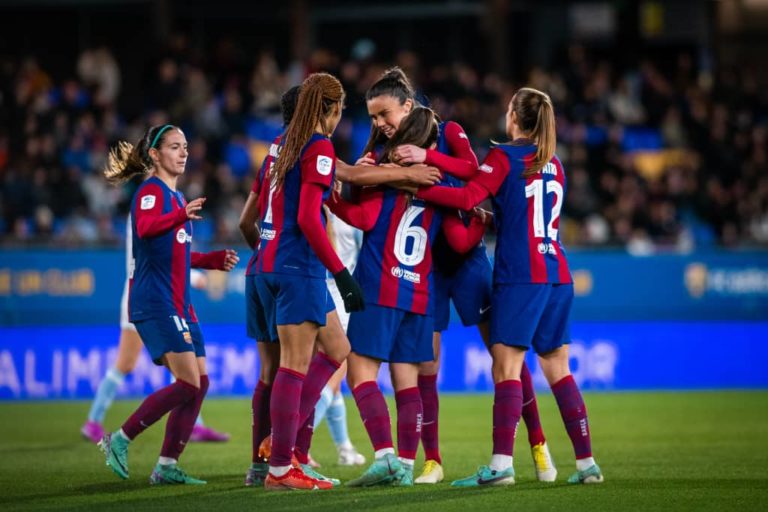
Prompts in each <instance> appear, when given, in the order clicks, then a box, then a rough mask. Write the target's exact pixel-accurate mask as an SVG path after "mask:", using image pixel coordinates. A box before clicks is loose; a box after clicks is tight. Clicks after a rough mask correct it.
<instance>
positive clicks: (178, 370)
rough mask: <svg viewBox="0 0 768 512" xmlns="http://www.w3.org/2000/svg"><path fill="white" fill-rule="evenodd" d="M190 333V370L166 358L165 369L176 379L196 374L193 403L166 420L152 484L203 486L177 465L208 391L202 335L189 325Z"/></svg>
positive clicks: (183, 406) (189, 403) (177, 408)
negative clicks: (191, 354)
mask: <svg viewBox="0 0 768 512" xmlns="http://www.w3.org/2000/svg"><path fill="white" fill-rule="evenodd" d="M189 327H190V332H191V334H192V343H193V344H194V346H195V358H196V360H195V364H194V366H193V367H191V368H190V367H189V366H187V365H188V361H187V360H186V359H185V360H182V361H173V360H172V359H171V358H167V360H168V367H169V369H170V370H171V372H172V373H173V374H174V376H175V377H176V378H177V380H178V379H180V378H184V377H182V375H185V376H186V378H187V379H191V378H194V376H195V375H196V376H197V378H198V380H199V383H200V385H199V389H198V390H197V393H196V394H195V396H194V398H193V399H192V400H189V401H187V402H185V403H183V404H181V405H179V406H178V407H176V408H174V409H173V410H172V411H171V413H170V414H169V415H168V421H167V423H166V425H165V438H164V439H163V446H162V449H161V450H160V458H159V460H158V461H157V465H156V466H155V468H154V470H153V471H152V475H151V476H150V478H149V481H150V483H152V484H172V485H177V484H204V483H205V481H204V480H200V479H197V478H193V477H190V476H189V475H187V474H186V473H185V472H184V471H183V470H182V469H181V468H180V467H179V466H178V461H179V457H180V456H181V454H182V452H183V451H184V448H185V447H186V445H187V443H188V442H189V437H190V435H191V434H192V429H193V427H194V425H195V419H196V418H197V416H198V414H199V413H200V408H201V407H202V405H203V400H204V399H205V394H206V393H207V392H208V384H209V382H208V369H207V367H206V360H205V345H204V343H203V337H202V332H201V331H200V327H199V325H198V324H196V323H195V324H190V326H189Z"/></svg>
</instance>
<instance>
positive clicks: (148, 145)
mask: <svg viewBox="0 0 768 512" xmlns="http://www.w3.org/2000/svg"><path fill="white" fill-rule="evenodd" d="M174 129H175V130H179V131H181V130H180V128H179V127H178V126H173V125H167V124H163V125H157V126H152V127H150V128H149V130H147V132H146V133H145V134H144V137H142V138H141V140H140V141H139V143H138V144H136V145H135V146H134V145H133V144H131V143H130V142H125V141H123V140H121V141H119V142H118V143H117V146H115V147H114V148H112V149H111V150H110V152H109V155H108V156H107V163H106V164H105V165H104V171H103V172H104V176H105V177H106V178H107V181H108V182H109V183H110V184H112V185H121V184H123V183H125V182H126V181H128V180H130V179H131V178H133V177H134V176H136V175H137V174H141V175H147V174H149V172H150V170H151V169H152V166H153V165H154V162H152V158H151V157H150V156H149V150H150V149H152V148H159V147H160V145H161V144H162V143H163V141H164V140H165V136H166V134H167V133H168V132H170V131H172V130H174Z"/></svg>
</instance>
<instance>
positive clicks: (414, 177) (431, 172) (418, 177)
mask: <svg viewBox="0 0 768 512" xmlns="http://www.w3.org/2000/svg"><path fill="white" fill-rule="evenodd" d="M410 170H411V174H410V175H409V176H408V179H409V180H410V181H411V183H413V184H414V185H417V186H422V185H424V186H429V185H434V184H435V183H437V182H438V181H440V179H441V178H442V177H443V175H442V174H441V173H440V169H438V168H437V167H432V166H429V165H412V166H411V167H410Z"/></svg>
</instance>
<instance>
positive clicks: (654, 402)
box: [0, 391, 768, 512]
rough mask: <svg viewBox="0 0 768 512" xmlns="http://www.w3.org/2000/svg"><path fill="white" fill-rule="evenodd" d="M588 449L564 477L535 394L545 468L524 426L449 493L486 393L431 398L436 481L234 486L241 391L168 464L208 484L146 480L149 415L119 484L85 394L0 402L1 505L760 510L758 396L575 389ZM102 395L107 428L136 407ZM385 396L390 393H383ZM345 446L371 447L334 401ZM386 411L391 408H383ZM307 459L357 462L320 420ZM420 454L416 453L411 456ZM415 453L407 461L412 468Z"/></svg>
mask: <svg viewBox="0 0 768 512" xmlns="http://www.w3.org/2000/svg"><path fill="white" fill-rule="evenodd" d="M585 399H586V403H587V407H588V409H589V416H590V424H591V429H592V439H593V450H594V453H595V457H596V458H597V461H598V463H599V464H600V466H601V467H602V469H603V473H604V474H605V479H606V481H605V483H604V484H603V485H595V486H571V485H568V484H567V483H565V479H566V478H567V477H568V475H569V474H570V473H572V472H573V468H574V463H573V452H572V450H571V445H570V442H569V441H568V438H567V436H566V434H565V431H564V428H563V426H562V422H561V420H560V417H559V415H558V413H557V410H556V407H555V404H554V399H553V398H552V396H551V395H550V394H549V393H541V394H540V396H539V408H540V410H541V414H542V423H543V426H544V430H545V433H546V435H547V440H548V443H549V445H550V449H551V451H552V455H553V457H554V459H555V463H556V464H557V467H558V470H559V475H558V480H557V482H556V483H554V484H541V483H538V482H536V481H535V476H534V471H533V463H532V460H531V456H530V451H529V448H528V443H527V438H526V431H525V428H524V427H523V426H522V425H521V426H520V430H519V432H518V440H517V443H516V446H515V469H516V472H517V484H516V485H514V486H510V487H495V488H482V489H469V490H467V489H452V488H451V487H450V486H449V482H450V481H451V480H453V479H456V478H460V477H464V476H467V475H469V474H471V473H473V472H474V471H475V470H476V468H477V466H478V465H481V464H486V463H487V462H488V460H489V456H490V449H491V439H490V434H491V403H492V396H491V395H442V396H441V431H440V435H441V444H442V450H443V463H444V464H443V465H444V468H445V471H446V482H444V483H442V484H438V485H434V486H430V485H427V486H416V487H414V488H390V487H376V488H370V489H350V488H344V487H341V488H340V489H334V490H332V491H324V492H309V493H299V492H293V493H274V492H272V493H269V492H266V491H264V490H263V489H261V488H246V487H244V486H243V477H244V475H245V471H246V469H247V467H248V465H249V463H250V450H251V448H250V442H251V441H250V399H248V398H242V399H211V400H209V401H207V402H206V403H205V404H204V406H203V415H204V418H205V420H206V422H207V423H208V424H210V425H211V426H214V427H216V428H217V429H220V430H224V431H228V432H230V433H231V434H232V440H231V441H230V442H228V443H225V444H191V445H190V446H189V447H188V448H187V450H186V452H185V453H184V455H183V456H182V460H181V466H182V467H183V468H184V469H185V470H187V471H188V472H189V473H190V474H191V475H193V476H196V477H199V478H203V479H206V480H208V485H205V486H199V487H150V485H149V484H148V476H149V473H150V472H151V469H152V466H153V465H154V463H155V461H156V459H157V456H158V452H159V449H160V444H161V438H162V433H163V430H164V426H163V423H164V422H163V421H161V422H160V423H158V424H156V425H155V426H153V427H152V428H151V429H149V430H148V431H147V432H146V433H145V434H143V435H142V436H141V437H140V438H139V439H137V440H136V442H134V443H133V444H132V445H131V450H130V452H129V463H130V471H131V478H130V479H129V480H126V481H122V480H119V479H118V477H117V476H116V475H114V474H113V473H112V472H111V471H110V470H109V469H108V468H107V467H106V466H105V465H104V458H103V456H102V455H101V453H100V452H99V451H98V449H97V448H96V447H95V446H94V445H92V444H90V443H88V442H86V441H84V440H82V439H81V438H80V435H79V432H78V431H79V428H80V425H81V424H82V422H83V420H84V418H85V415H86V412H87V409H88V404H87V403H86V402H37V403H24V404H14V403H8V402H6V403H0V489H2V493H0V509H2V510H4V511H5V510H54V509H68V510H74V509H78V510H80V509H83V510H102V511H107V510H110V511H111V510H145V509H163V510H185V511H191V510H206V511H211V510H234V509H238V510H263V511H269V512H276V511H280V510H337V511H350V510H361V509H364V510H418V511H424V512H436V511H440V512H444V511H448V510H520V511H526V512H527V511H534V510H588V511H602V510H643V511H649V510H739V511H744V510H768V392H762V391H761V392H685V393H682V392H664V393H588V394H586V396H585ZM137 403H138V402H136V401H122V402H117V403H115V405H114V407H113V408H112V409H111V410H110V411H109V414H108V417H107V426H108V427H110V428H111V427H115V426H116V425H117V424H118V423H119V421H121V420H122V419H124V418H125V417H126V416H127V415H128V414H129V413H130V412H131V411H132V410H133V408H134V407H135V406H136V405H137ZM390 403H391V402H390ZM347 407H348V415H349V419H350V421H349V423H350V431H351V437H352V440H353V442H354V443H355V444H356V446H357V447H358V448H360V449H361V451H362V452H363V453H364V454H365V455H366V457H368V458H369V459H370V457H371V449H370V445H369V443H368V441H367V437H366V436H365V433H364V431H363V428H362V425H361V422H360V417H359V415H358V413H357V409H356V408H355V406H354V403H352V402H351V401H349V400H348V402H347ZM390 410H393V409H392V408H390ZM312 455H313V456H314V458H315V459H317V460H318V461H319V462H321V463H322V464H323V466H322V468H321V469H320V471H321V472H323V473H324V474H327V475H330V476H335V477H338V478H341V479H342V481H345V480H349V479H351V478H354V477H355V476H357V475H358V474H359V473H360V472H361V471H362V468H348V467H340V466H337V465H336V457H335V451H334V448H333V445H332V444H331V441H330V438H329V435H328V431H327V428H326V426H325V425H324V424H323V425H322V426H321V427H320V428H319V429H318V431H317V433H316V435H315V440H314V443H313V448H312ZM420 455H421V454H420ZM420 465H421V460H418V461H417V469H418V468H419V467H420Z"/></svg>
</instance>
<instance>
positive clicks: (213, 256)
mask: <svg viewBox="0 0 768 512" xmlns="http://www.w3.org/2000/svg"><path fill="white" fill-rule="evenodd" d="M226 258H227V251H213V252H194V251H192V268H205V269H208V270H224V261H226Z"/></svg>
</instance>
